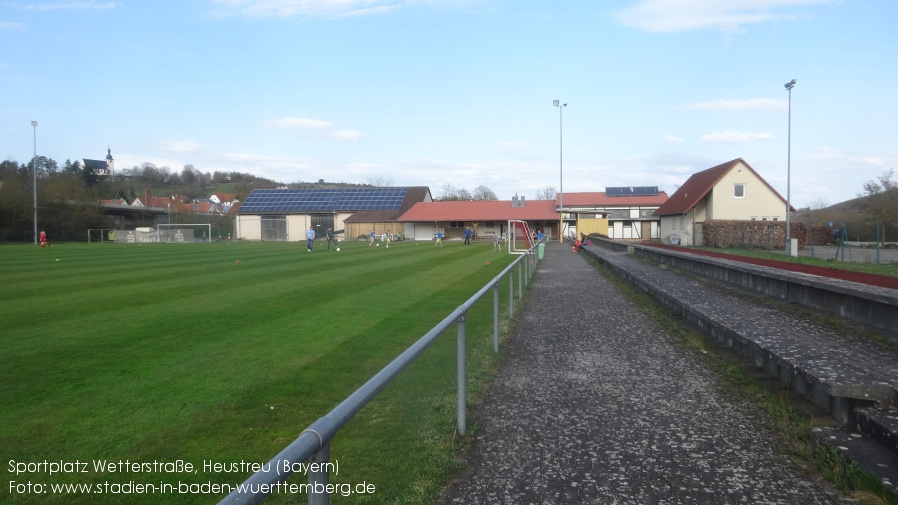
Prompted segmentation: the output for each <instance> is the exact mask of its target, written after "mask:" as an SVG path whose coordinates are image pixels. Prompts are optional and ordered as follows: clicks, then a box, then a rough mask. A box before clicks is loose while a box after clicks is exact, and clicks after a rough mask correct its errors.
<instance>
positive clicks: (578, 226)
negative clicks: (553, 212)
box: [555, 186, 667, 241]
mask: <svg viewBox="0 0 898 505" xmlns="http://www.w3.org/2000/svg"><path fill="white" fill-rule="evenodd" d="M555 199H556V202H557V204H558V207H562V206H563V207H564V223H565V233H566V234H567V235H571V234H573V235H574V236H579V235H580V234H581V233H585V234H587V235H589V234H591V233H601V234H603V235H607V236H608V237H609V238H613V239H616V240H632V241H639V240H653V239H654V240H658V239H660V238H661V230H660V224H661V221H660V218H658V217H657V216H655V215H654V213H655V211H656V210H658V208H659V207H660V206H661V205H662V204H663V203H664V202H666V201H667V193H665V192H664V191H658V187H657V186H644V187H608V188H605V191H597V192H585V193H564V194H563V195H557V196H556V197H555ZM604 217H607V223H605V226H604V228H605V229H606V231H602V228H601V227H599V228H596V226H594V225H595V224H596V219H603V218H604Z"/></svg>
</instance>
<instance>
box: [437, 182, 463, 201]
mask: <svg viewBox="0 0 898 505" xmlns="http://www.w3.org/2000/svg"><path fill="white" fill-rule="evenodd" d="M437 200H441V201H451V200H458V188H456V187H455V186H453V185H452V184H443V185H442V187H440V192H439V193H437Z"/></svg>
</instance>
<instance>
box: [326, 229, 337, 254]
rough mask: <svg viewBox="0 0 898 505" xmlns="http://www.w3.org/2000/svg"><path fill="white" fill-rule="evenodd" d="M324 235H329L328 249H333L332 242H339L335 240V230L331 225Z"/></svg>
mask: <svg viewBox="0 0 898 505" xmlns="http://www.w3.org/2000/svg"><path fill="white" fill-rule="evenodd" d="M324 236H325V237H327V250H328V251H330V250H331V242H333V243H334V244H336V243H337V242H336V241H335V240H334V230H333V229H331V228H330V227H328V229H327V233H325V234H324Z"/></svg>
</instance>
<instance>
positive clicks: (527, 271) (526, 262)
mask: <svg viewBox="0 0 898 505" xmlns="http://www.w3.org/2000/svg"><path fill="white" fill-rule="evenodd" d="M530 259H531V257H530V251H527V252H526V253H524V285H525V286H529V285H530V268H531V265H530Z"/></svg>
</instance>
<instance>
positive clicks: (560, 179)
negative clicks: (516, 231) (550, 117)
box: [552, 100, 567, 242]
mask: <svg viewBox="0 0 898 505" xmlns="http://www.w3.org/2000/svg"><path fill="white" fill-rule="evenodd" d="M552 105H553V106H555V107H558V211H559V215H560V217H561V218H560V220H559V226H558V241H559V242H564V130H563V127H562V125H563V121H562V111H563V110H564V108H565V107H567V104H566V103H565V104H563V103H561V101H560V100H552Z"/></svg>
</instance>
